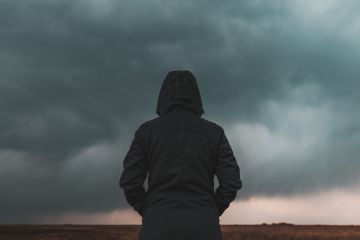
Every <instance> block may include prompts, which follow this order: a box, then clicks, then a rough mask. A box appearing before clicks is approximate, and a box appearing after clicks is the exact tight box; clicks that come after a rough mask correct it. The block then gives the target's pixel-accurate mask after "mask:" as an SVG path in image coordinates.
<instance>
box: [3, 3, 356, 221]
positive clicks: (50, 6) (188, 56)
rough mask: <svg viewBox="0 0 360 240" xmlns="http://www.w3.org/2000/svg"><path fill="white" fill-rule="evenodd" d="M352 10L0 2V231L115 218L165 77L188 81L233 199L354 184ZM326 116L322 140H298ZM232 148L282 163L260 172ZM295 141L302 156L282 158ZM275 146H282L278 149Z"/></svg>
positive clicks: (342, 6)
mask: <svg viewBox="0 0 360 240" xmlns="http://www.w3.org/2000/svg"><path fill="white" fill-rule="evenodd" d="M359 7H360V6H359V4H358V3H357V2H356V1H341V2H340V1H333V2H332V1H330V2H326V1H312V2H311V3H310V2H307V3H304V1H289V2H286V3H284V2H283V1H271V3H270V2H269V1H241V2H239V1H226V3H223V2H218V1H196V2H194V1H181V2H173V1H141V2H140V1H109V0H107V1H96V0H93V1H45V0H43V1H42V0H37V1H13V0H12V1H1V2H0V52H1V54H0V109H1V115H0V133H1V134H0V167H1V168H0V173H1V175H0V180H1V181H0V186H1V189H2V193H1V194H0V199H1V200H0V204H1V206H2V208H1V212H0V216H1V217H0V221H1V222H9V221H14V222H16V221H22V220H24V221H25V220H27V219H30V220H29V221H31V219H35V216H41V215H42V214H44V215H47V214H56V213H61V212H62V211H86V212H92V211H102V210H110V209H114V208H116V207H119V206H120V207H125V206H127V204H126V203H125V200H124V197H123V195H122V193H121V192H120V189H119V188H118V186H117V181H118V178H119V176H120V173H121V171H122V166H121V165H122V158H123V156H124V154H125V153H126V151H127V147H128V146H129V144H130V140H131V138H132V134H133V132H134V130H135V129H136V127H137V126H138V125H139V124H140V123H141V122H142V121H144V120H147V119H149V118H152V117H155V116H156V115H155V113H154V111H155V104H156V97H157V93H158V90H159V89H160V85H161V83H162V80H163V78H164V77H165V75H166V73H167V72H168V71H169V70H173V69H184V68H186V69H190V70H192V71H193V72H194V74H195V75H196V77H197V78H198V83H199V87H200V91H201V93H202V96H203V101H204V108H205V115H204V117H205V118H207V119H209V120H213V121H217V122H218V123H220V124H223V125H224V127H225V129H226V130H227V131H229V136H230V137H231V138H232V140H233V144H232V146H233V149H234V151H235V152H236V154H237V156H238V160H239V163H240V167H241V169H242V173H243V178H244V189H243V192H242V194H239V196H240V197H241V196H244V197H245V196H253V195H258V194H268V195H273V194H285V195H286V194H291V193H302V192H308V191H314V190H319V189H326V188H330V187H334V186H348V185H349V184H350V183H352V182H355V181H356V180H358V178H357V170H358V169H360V166H359V163H358V162H359V161H357V160H358V159H357V156H358V155H359V152H358V148H357V146H358V145H359V142H360V140H359V129H360V128H359V125H358V124H357V122H358V121H357V119H358V117H359V111H358V110H357V107H356V102H358V101H359V94H358V91H357V89H358V87H359V83H358V76H359V75H360V70H359V68H358V67H357V63H358V62H359V60H360V59H359V58H360V52H359V47H358V44H357V41H356V39H358V38H359V36H360V35H359V34H358V32H359V31H358V30H359V26H358V23H357V22H356V21H357V20H356V17H357V15H356V14H357V11H358V10H359ZM306 86H310V87H306ZM313 86H318V87H319V90H318V91H315V93H312V89H313ZM294 89H295V90H296V89H300V90H301V91H300V97H296V94H297V92H296V91H293V90H294ZM294 95H295V97H294ZM302 96H303V97H302ZM271 102H274V103H276V104H275V106H277V107H276V108H271V107H269V106H272V105H271V104H270V105H269V103H271ZM309 107H311V109H313V111H307V110H306V109H308V108H309ZM279 109H280V110H279ZM294 109H295V110H297V114H299V115H296V116H297V117H295V118H294V117H292V115H291V114H292V111H293V110H294ZM279 114H284V115H286V114H287V116H288V118H286V117H284V118H281V117H279ZM324 114H325V117H324V119H325V120H326V125H324V126H325V127H324V128H321V129H320V130H319V128H312V131H309V128H311V127H312V126H314V125H316V121H317V119H321V118H322V117H323V116H324ZM326 114H328V115H326ZM304 116H308V118H309V117H310V120H309V119H308V118H306V117H305V118H306V119H308V120H306V119H305V120H304V119H303V117H304ZM339 116H342V117H339ZM282 121H284V122H285V124H283V123H282ZM304 121H305V124H304ZM239 123H240V124H242V125H241V127H240V128H239V129H238V132H236V131H235V133H238V134H239V135H236V134H235V133H233V132H231V129H232V127H233V126H236V125H237V124H239ZM286 123H287V126H288V127H287V128H284V125H286ZM253 126H257V127H258V128H257V127H253ZM316 126H321V124H320V125H316ZM259 129H260V130H259ZM294 129H297V131H296V130H295V132H294ZM300 130H301V131H300ZM312 132H315V133H317V135H316V134H315V135H312ZM301 133H306V134H305V135H304V134H303V135H304V136H303V135H301ZM299 134H300V135H301V136H302V137H300V138H297V137H298V135H299ZM242 136H258V138H257V139H255V140H253V143H254V144H261V143H266V144H269V145H270V143H273V144H274V146H273V147H274V148H279V149H280V150H278V151H277V152H276V153H274V154H273V155H271V156H272V158H270V157H269V159H268V160H269V161H265V160H263V158H264V157H263V156H261V154H257V151H256V149H255V150H251V149H250V150H248V145H247V144H244V141H245V140H244V137H242ZM276 136H280V138H276ZM266 137H267V139H268V140H266ZM263 138H264V139H265V140H264V139H263ZM273 138H274V139H275V140H274V141H273ZM313 138H315V139H319V141H317V142H311V139H313ZM239 139H240V140H239ZM269 139H270V140H269ZM276 139H278V140H276ZM296 139H300V140H302V141H304V142H305V143H304V144H305V145H304V146H306V147H305V148H304V149H305V150H306V151H307V154H301V153H300V152H299V151H298V152H297V153H296V154H295V153H294V154H291V150H292V147H294V146H295V149H296V146H297V145H296ZM245 142H246V141H245ZM283 142H290V143H293V145H286V146H287V147H285V148H284V149H282V148H281V146H283V145H282V144H284V143H283ZM309 146H311V147H309ZM274 148H272V149H274ZM260 149H261V148H260ZM248 151H250V152H249V154H245V153H246V152H248ZM266 151H269V152H271V153H273V152H272V151H273V150H269V149H267V150H266ZM244 152H245V153H244ZM252 157H255V159H253V158H252ZM256 157H257V158H256ZM265 158H266V157H265ZM288 159H292V160H291V161H288ZM345 173H347V174H346V177H344V174H345ZM284 179H286V181H284ZM5 193H6V194H5ZM15 209H16V210H15Z"/></svg>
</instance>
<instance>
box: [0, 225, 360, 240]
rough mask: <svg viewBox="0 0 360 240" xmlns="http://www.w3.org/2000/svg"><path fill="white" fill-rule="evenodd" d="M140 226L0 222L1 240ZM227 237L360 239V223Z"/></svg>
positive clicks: (111, 235) (252, 229) (111, 232)
mask: <svg viewBox="0 0 360 240" xmlns="http://www.w3.org/2000/svg"><path fill="white" fill-rule="evenodd" d="M139 228H140V227H139V226H137V225H27V224H20V225H0V240H20V239H21V240H28V239H31V240H32V239H34V240H35V239H36V240H60V239H74V240H85V239H86V240H92V239H93V240H105V239H117V240H135V239H137V234H138V231H139ZM221 229H222V232H223V236H224V240H233V239H237V240H241V239H243V240H265V239H271V240H275V239H276V240H325V239H326V240H337V239H348V240H356V239H359V240H360V226H329V225H313V226H307V225H291V224H272V225H222V226H221Z"/></svg>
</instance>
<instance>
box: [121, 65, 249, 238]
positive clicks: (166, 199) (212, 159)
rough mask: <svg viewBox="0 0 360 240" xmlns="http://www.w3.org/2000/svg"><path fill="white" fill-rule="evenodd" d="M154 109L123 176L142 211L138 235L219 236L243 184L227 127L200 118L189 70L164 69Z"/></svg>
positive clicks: (125, 163)
mask: <svg viewBox="0 0 360 240" xmlns="http://www.w3.org/2000/svg"><path fill="white" fill-rule="evenodd" d="M156 113H157V114H158V117H156V118H154V119H151V120H148V121H146V122H144V123H142V124H141V125H140V126H139V127H138V129H137V130H136V132H135V134H134V138H133V141H132V143H131V145H130V149H129V151H128V152H127V154H126V156H125V158H124V161H123V166H124V170H123V172H122V175H121V177H120V181H119V185H120V187H121V188H122V189H123V190H124V194H125V198H126V200H127V202H128V203H129V205H130V206H132V207H133V209H134V210H135V211H137V212H138V213H139V214H140V215H141V216H142V225H141V228H140V232H139V239H140V240H172V239H178V240H181V239H187V240H189V239H194V240H195V239H196V240H219V239H222V233H221V228H220V221H219V217H220V216H221V215H222V214H223V212H224V211H225V210H226V209H227V208H228V207H229V205H230V202H232V201H233V200H234V199H235V197H236V195H237V191H238V190H239V189H241V187H242V181H241V179H240V168H239V166H238V164H237V161H236V159H235V157H234V155H233V151H232V149H231V147H230V144H229V141H228V139H227V137H226V135H225V132H224V129H223V128H222V127H221V126H219V125H218V124H216V123H214V122H211V121H209V120H206V119H204V118H203V117H202V115H203V114H204V110H203V105H202V100H201V95H200V91H199V88H198V85H197V82H196V79H195V76H194V75H193V74H192V73H191V72H190V71H171V72H169V73H168V74H167V76H166V77H165V79H164V81H163V83H162V86H161V89H160V93H159V96H158V101H157V107H156ZM215 176H216V177H217V179H218V182H219V186H218V187H217V188H216V189H215V190H214V177H215ZM146 177H148V188H147V190H145V188H144V186H143V184H144V181H145V179H146Z"/></svg>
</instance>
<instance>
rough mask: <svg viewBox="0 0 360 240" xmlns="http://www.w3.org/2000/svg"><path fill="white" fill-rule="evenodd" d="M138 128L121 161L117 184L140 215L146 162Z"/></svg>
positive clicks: (143, 196) (142, 204)
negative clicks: (122, 168)
mask: <svg viewBox="0 0 360 240" xmlns="http://www.w3.org/2000/svg"><path fill="white" fill-rule="evenodd" d="M139 129H140V128H139ZM139 129H138V130H136V132H135V136H134V138H133V140H132V143H131V145H130V148H129V150H128V152H127V154H126V155H125V158H124V161H123V166H124V170H123V173H122V175H121V177H120V181H119V185H120V187H121V188H122V189H123V190H124V194H125V198H126V201H127V202H128V203H129V204H130V206H132V207H133V209H134V210H135V211H137V212H138V213H139V214H140V215H141V216H142V212H143V207H144V203H145V198H146V191H145V188H144V186H143V184H144V181H145V179H146V177H147V163H146V151H145V147H144V144H145V142H144V140H143V139H142V137H141V134H140V132H139Z"/></svg>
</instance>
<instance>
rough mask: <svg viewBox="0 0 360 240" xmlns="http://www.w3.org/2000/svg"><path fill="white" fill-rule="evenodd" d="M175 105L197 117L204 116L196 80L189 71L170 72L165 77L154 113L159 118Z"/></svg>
mask: <svg viewBox="0 0 360 240" xmlns="http://www.w3.org/2000/svg"><path fill="white" fill-rule="evenodd" d="M176 105H181V106H182V107H185V108H187V109H189V110H192V111H194V112H195V113H196V114H197V115H199V116H201V115H203V114H204V109H203V106H202V100H201V95H200V91H199V88H198V85H197V82H196V78H195V76H194V75H193V74H192V73H191V72H190V71H187V70H181V71H180V70H177V71H170V72H169V73H168V74H167V75H166V77H165V79H164V81H163V83H162V86H161V89H160V93H159V96H158V102H157V107H156V113H157V114H158V115H159V116H161V115H163V114H165V113H167V112H169V110H170V109H171V108H172V107H174V106H176Z"/></svg>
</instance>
